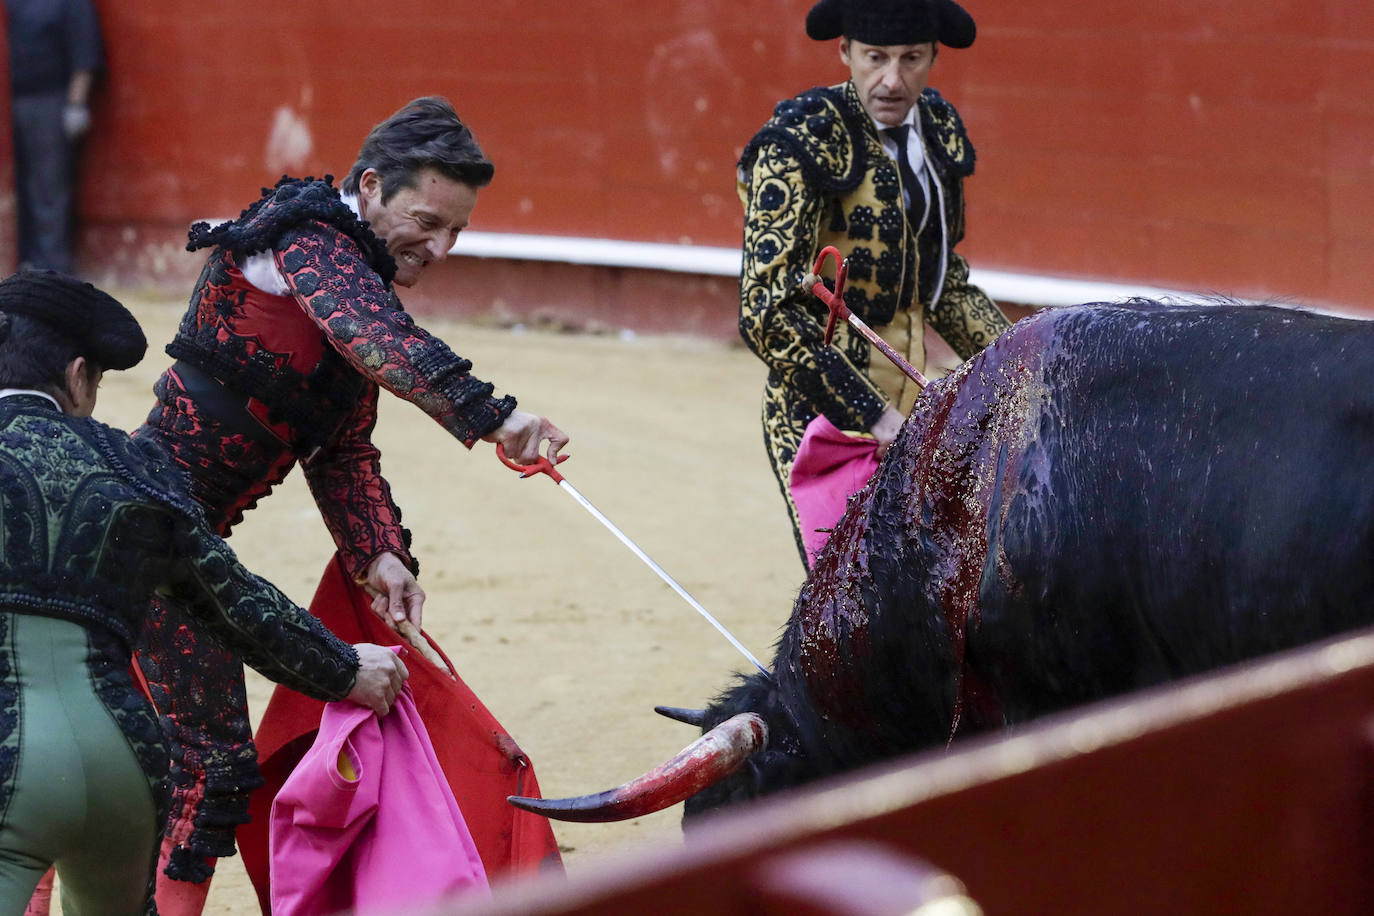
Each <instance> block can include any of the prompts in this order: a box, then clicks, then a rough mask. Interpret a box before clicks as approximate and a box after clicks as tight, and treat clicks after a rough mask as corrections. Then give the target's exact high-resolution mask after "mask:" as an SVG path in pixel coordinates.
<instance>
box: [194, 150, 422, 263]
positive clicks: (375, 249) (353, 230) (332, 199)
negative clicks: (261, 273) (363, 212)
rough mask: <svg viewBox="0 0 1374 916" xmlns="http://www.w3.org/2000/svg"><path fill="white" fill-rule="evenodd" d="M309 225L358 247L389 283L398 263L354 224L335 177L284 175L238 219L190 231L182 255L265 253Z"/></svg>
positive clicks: (357, 222)
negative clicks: (203, 251) (220, 251)
mask: <svg viewBox="0 0 1374 916" xmlns="http://www.w3.org/2000/svg"><path fill="white" fill-rule="evenodd" d="M312 221H313V222H321V223H327V224H328V225H330V226H333V227H334V228H336V229H338V230H339V231H340V232H342V233H344V234H345V235H347V236H348V237H349V238H351V239H353V241H355V242H357V244H358V247H359V248H360V249H362V252H363V256H364V257H365V258H366V259H367V262H368V264H370V265H371V267H372V269H373V270H375V271H377V273H378V275H379V276H380V277H381V278H382V282H384V283H386V284H387V285H390V284H391V281H392V280H393V279H394V278H395V276H396V262H395V261H393V260H392V259H391V255H390V254H389V253H387V250H386V245H385V244H384V243H383V242H382V240H381V239H379V238H377V236H376V235H375V234H374V233H373V232H372V229H371V228H369V226H368V224H367V223H365V222H363V221H362V220H360V219H358V217H357V215H356V214H354V212H353V211H352V210H351V209H350V208H349V206H348V204H346V203H344V202H343V200H342V199H341V198H340V197H339V192H338V189H337V188H335V187H334V176H333V175H326V176H324V179H323V180H316V179H315V178H291V177H288V176H286V175H283V176H282V177H281V180H280V181H278V182H277V183H276V185H275V186H274V187H272V188H263V189H262V197H261V198H260V199H259V200H258V201H257V202H256V203H254V204H253V205H252V206H250V207H249V208H248V209H247V210H244V211H243V212H242V213H240V214H239V217H238V219H232V220H229V221H228V222H224V223H220V224H219V225H218V226H215V227H213V228H211V226H210V224H209V223H206V222H199V223H196V224H194V225H193V226H191V231H190V234H189V236H188V238H189V241H188V242H187V243H186V250H187V251H196V250H198V249H201V248H214V247H221V248H224V249H225V250H227V251H228V252H229V253H231V254H232V255H234V257H235V258H236V259H241V258H243V257H245V256H247V255H252V254H257V253H258V252H260V251H268V250H269V249H271V248H273V247H274V246H275V245H276V244H277V242H278V241H279V240H280V239H281V237H282V236H284V235H285V234H286V233H288V232H290V231H291V230H292V229H295V228H296V227H297V226H299V225H300V224H301V223H304V222H312Z"/></svg>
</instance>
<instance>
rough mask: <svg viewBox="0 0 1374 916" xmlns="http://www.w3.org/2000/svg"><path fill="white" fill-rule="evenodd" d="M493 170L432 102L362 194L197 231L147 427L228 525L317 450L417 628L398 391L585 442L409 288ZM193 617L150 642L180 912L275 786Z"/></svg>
mask: <svg viewBox="0 0 1374 916" xmlns="http://www.w3.org/2000/svg"><path fill="white" fill-rule="evenodd" d="M492 174H493V167H492V164H491V163H490V162H489V161H488V160H487V159H486V158H485V156H484V155H483V154H482V150H481V149H480V148H479V147H478V145H477V142H476V140H475V139H474V138H473V136H472V134H471V132H470V131H469V130H468V128H467V127H466V126H465V125H464V124H463V122H462V121H461V120H459V118H458V116H457V115H456V114H455V113H454V110H453V107H452V106H451V105H450V104H449V103H448V102H447V101H446V100H444V99H441V98H422V99H416V100H415V101H413V102H411V103H409V104H408V105H406V106H405V107H404V108H402V109H401V110H400V111H398V112H396V113H395V114H393V115H392V116H391V117H390V118H388V119H387V120H385V121H384V122H382V123H381V124H379V125H377V126H376V127H375V128H374V129H373V130H372V132H371V133H370V134H369V135H368V137H367V139H366V141H365V142H364V144H363V146H362V149H361V150H360V152H359V154H358V159H357V161H356V163H355V164H354V165H353V168H352V170H351V171H350V172H349V175H348V177H347V178H346V179H345V181H344V183H343V188H342V195H341V194H340V192H339V191H338V190H336V189H335V188H334V187H332V185H331V184H330V182H329V181H328V180H324V181H317V180H314V179H301V180H296V179H285V178H284V179H282V181H280V182H279V183H278V184H277V186H276V187H275V188H274V189H272V190H271V191H269V192H267V194H266V196H264V197H263V198H262V199H261V200H259V201H258V202H256V203H254V204H253V205H252V206H250V207H249V208H248V209H247V210H245V211H244V213H243V214H242V215H241V216H240V217H239V218H238V219H236V220H233V221H232V222H228V223H225V224H223V225H220V226H217V227H215V228H213V229H212V228H210V227H209V226H208V225H206V224H204V223H200V224H197V225H196V226H194V227H192V230H191V241H190V245H189V246H188V247H189V248H191V249H192V250H195V249H200V248H208V249H210V254H209V257H208V259H207V261H206V264H205V269H204V271H203V272H202V274H201V277H200V280H199V282H198V283H197V284H196V288H195V291H194V292H193V293H192V295H191V305H190V309H189V310H188V311H187V313H186V315H185V317H184V318H183V319H182V323H181V326H180V328H179V329H178V331H177V334H176V337H175V339H174V340H173V342H172V343H171V345H170V346H168V348H167V352H168V353H169V354H170V355H171V356H173V357H175V358H176V360H177V361H176V362H175V363H174V364H173V365H172V367H171V368H170V369H168V370H167V372H166V373H164V374H163V376H162V377H161V378H160V379H159V380H158V382H157V384H156V387H155V394H156V397H157V405H156V406H155V407H154V408H153V411H152V413H151V414H150V415H149V416H148V420H147V422H146V423H145V425H144V426H143V427H142V428H140V429H139V430H138V431H137V432H136V433H135V436H136V438H147V439H152V440H154V441H157V442H160V443H162V444H164V445H165V446H166V447H167V448H168V449H169V450H170V451H171V452H172V454H173V456H174V459H175V461H176V462H177V463H178V464H179V465H181V466H182V467H184V468H185V469H186V470H187V471H189V473H190V476H191V492H192V495H193V496H194V497H195V498H196V500H198V501H199V502H200V503H201V504H202V505H203V506H204V507H205V511H206V514H207V516H208V517H209V519H210V521H211V523H212V524H214V525H216V526H218V528H219V530H220V532H221V533H225V534H227V533H228V532H229V530H230V529H231V528H232V527H233V526H234V524H236V523H237V522H238V521H239V520H240V519H241V518H242V517H243V513H244V512H245V511H247V510H248V509H250V508H252V507H253V506H254V505H255V504H256V503H257V501H258V500H259V499H260V498H262V497H264V496H266V495H267V494H268V493H269V492H270V491H271V489H272V488H273V487H274V486H275V485H276V484H277V483H279V482H280V481H281V480H282V479H283V478H284V477H285V476H286V474H287V472H288V471H290V470H291V468H292V467H294V466H295V465H296V464H297V463H300V464H301V466H302V469H303V470H304V473H305V477H306V480H307V482H308V483H309V485H310V488H311V491H312V493H313V494H314V496H315V500H316V503H317V504H318V506H319V509H320V513H321V514H322V515H323V517H324V521H325V524H326V525H327V526H328V528H329V530H330V532H331V533H332V534H333V536H334V540H335V542H336V544H337V545H338V549H339V551H340V554H341V556H342V557H343V559H344V562H345V563H346V564H347V566H348V569H349V572H350V573H351V574H352V575H353V576H354V577H355V579H356V581H357V582H359V583H360V584H363V585H364V586H365V587H366V588H367V590H368V591H369V592H370V593H371V594H373V595H374V596H375V598H374V602H373V609H374V610H375V611H377V612H378V613H379V614H382V615H384V616H386V617H388V618H389V619H392V620H395V621H400V620H403V619H406V618H408V619H409V620H410V622H412V623H414V624H415V625H417V626H418V625H419V623H420V614H421V607H422V605H423V602H424V592H423V591H422V590H421V589H420V587H419V585H418V584H417V582H416V578H415V574H416V572H417V570H418V564H417V563H416V561H415V559H414V558H413V557H412V556H411V554H410V547H409V540H410V539H409V532H407V531H406V530H405V529H403V528H402V527H401V513H400V510H399V509H398V508H397V507H396V505H395V503H394V502H393V501H392V498H391V492H390V488H389V486H388V485H387V482H386V480H385V479H384V478H383V477H382V476H381V472H380V465H379V458H380V454H379V452H378V450H377V449H376V447H375V446H374V445H373V444H372V441H371V433H372V429H373V426H374V424H375V423H376V419H377V401H378V390H379V388H386V389H387V390H389V391H390V392H392V393H393V394H395V395H397V396H399V397H401V398H404V399H405V400H408V401H410V402H411V403H413V404H415V405H416V406H418V407H420V408H421V409H422V410H424V411H425V412H426V413H428V414H429V415H430V416H432V417H433V418H434V419H435V420H436V421H437V422H438V423H439V424H440V425H441V426H443V427H444V429H446V430H448V431H449V432H450V433H451V434H452V435H453V436H454V438H456V439H458V440H459V441H460V442H462V443H463V445H464V446H467V447H469V448H470V447H472V446H473V445H474V444H475V443H476V442H477V440H479V439H482V440H485V441H488V442H494V443H497V444H499V445H501V446H502V447H504V449H505V452H506V454H507V455H510V456H512V457H513V458H514V459H515V460H517V461H520V462H522V463H528V462H531V461H533V460H535V459H536V458H537V457H538V456H539V450H540V446H541V443H542V442H545V441H547V442H548V443H549V446H548V449H547V453H548V457H549V458H550V459H552V460H556V459H557V457H558V451H559V449H560V448H562V446H563V445H565V444H566V443H567V441H568V437H567V436H566V435H564V434H563V433H562V432H561V431H559V429H558V428H557V427H556V426H554V425H553V424H552V423H550V422H549V421H548V420H546V419H544V418H542V417H539V416H535V415H534V414H530V413H526V412H524V411H520V410H516V409H515V400H514V398H511V397H508V396H507V397H499V398H498V397H496V396H494V394H493V387H492V385H490V384H488V383H486V382H483V381H481V380H480V379H478V378H476V377H474V376H472V375H471V374H470V369H471V363H470V362H469V361H468V360H466V359H463V358H461V357H459V356H457V355H456V354H454V353H453V351H452V350H450V349H449V348H448V347H447V346H446V345H445V344H444V342H443V341H441V340H439V339H438V338H436V337H434V336H432V335H431V334H429V333H428V332H426V331H425V330H424V329H423V328H421V327H419V326H417V325H416V324H415V323H414V322H413V321H412V319H411V317H410V316H409V315H408V314H407V313H406V312H405V311H404V309H403V307H402V305H401V303H400V301H399V300H398V299H397V298H396V295H395V292H394V289H393V287H394V286H411V285H412V284H414V283H415V282H416V281H417V280H419V278H420V276H421V275H422V273H423V272H424V271H425V270H426V269H427V268H428V267H429V266H430V265H432V264H435V263H437V262H439V261H442V260H443V259H444V257H445V256H446V255H447V253H448V251H449V249H450V248H451V247H452V245H453V242H454V239H455V238H456V237H457V235H458V233H459V232H460V231H461V230H462V229H463V228H464V227H466V226H467V224H468V219H469V217H470V215H471V213H472V209H473V207H474V205H475V204H476V202H477V194H478V191H479V189H481V188H482V187H485V186H486V185H487V184H488V182H490V181H491V178H492ZM182 624H183V621H182V618H181V614H180V612H179V610H178V609H177V608H175V607H174V606H172V605H170V604H163V605H162V606H161V607H160V608H159V609H158V612H157V613H155V614H154V615H153V618H152V619H151V620H150V626H149V627H148V629H147V632H146V633H145V643H144V645H143V646H142V647H141V649H140V654H139V661H140V663H141V664H142V665H143V666H144V672H145V674H146V675H147V676H148V679H149V682H150V684H151V685H152V691H153V699H154V701H155V703H156V704H157V706H158V710H159V712H160V713H161V714H162V716H163V723H164V726H165V727H166V728H167V730H168V733H169V736H170V737H171V738H172V740H173V743H174V756H173V780H174V791H175V793H176V794H175V797H174V809H173V813H172V822H171V827H172V829H171V832H170V834H169V838H168V841H167V843H166V844H165V848H164V858H166V859H167V866H168V867H167V869H166V874H167V875H168V876H170V877H172V878H176V879H180V880H175V881H171V882H166V881H163V877H162V875H160V876H159V890H158V905H159V908H160V909H162V910H163V912H164V914H178V913H194V912H198V911H199V910H200V908H201V906H202V905H203V901H204V896H205V893H206V892H207V891H208V883H209V878H210V875H211V873H212V871H213V865H214V857H216V856H222V855H228V854H231V853H232V852H233V851H234V829H235V827H236V826H237V825H238V824H240V823H243V822H244V821H245V820H246V812H247V804H248V796H249V795H250V794H251V791H252V790H253V789H254V788H255V787H256V786H257V785H260V784H261V777H260V775H259V774H258V770H257V765H256V752H255V751H254V748H253V746H252V742H251V740H250V733H249V723H248V717H247V709H246V700H245V697H244V686H243V677H242V668H241V666H240V665H239V663H238V660H237V659H236V658H235V657H234V655H233V654H232V653H230V652H225V651H223V650H222V649H221V648H220V647H219V646H218V645H216V644H214V643H213V642H210V641H207V640H201V639H200V638H199V637H198V634H197V633H196V631H195V630H194V628H187V627H184V626H183V625H182ZM173 847H175V848H173ZM187 882H190V884H189V885H188V883H187Z"/></svg>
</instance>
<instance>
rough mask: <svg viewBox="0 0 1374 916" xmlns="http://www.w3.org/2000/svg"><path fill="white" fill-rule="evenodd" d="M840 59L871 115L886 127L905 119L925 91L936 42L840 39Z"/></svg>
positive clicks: (894, 125) (893, 125)
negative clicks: (878, 42) (879, 42)
mask: <svg viewBox="0 0 1374 916" xmlns="http://www.w3.org/2000/svg"><path fill="white" fill-rule="evenodd" d="M840 60H842V61H844V64H845V66H846V67H848V68H849V77H850V79H852V80H853V81H854V88H856V89H857V90H858V91H859V99H860V100H861V101H862V102H863V105H864V110H865V111H867V112H868V115H869V117H871V118H872V119H873V120H875V121H877V122H878V123H879V124H882V125H884V126H886V127H896V126H897V125H898V124H901V123H902V119H903V118H905V117H906V113H907V112H908V111H910V110H911V106H912V105H915V104H916V100H917V99H918V98H920V97H921V93H922V92H923V91H925V88H926V83H927V82H928V81H929V80H930V68H931V65H932V64H934V63H935V42H933V41H927V42H924V43H922V44H918V45H866V44H864V43H863V42H861V41H855V40H853V39H852V38H841V39H840Z"/></svg>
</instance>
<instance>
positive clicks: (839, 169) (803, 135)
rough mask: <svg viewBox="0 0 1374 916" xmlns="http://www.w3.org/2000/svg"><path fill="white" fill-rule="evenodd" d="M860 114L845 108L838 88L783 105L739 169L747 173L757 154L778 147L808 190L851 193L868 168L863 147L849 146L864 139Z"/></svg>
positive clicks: (758, 135)
mask: <svg viewBox="0 0 1374 916" xmlns="http://www.w3.org/2000/svg"><path fill="white" fill-rule="evenodd" d="M860 114H861V110H860V112H856V111H855V110H854V108H853V106H851V105H849V104H847V103H846V98H845V86H844V84H841V85H839V86H816V87H814V88H812V89H808V90H806V91H805V92H803V93H802V94H801V95H798V96H797V97H795V98H791V99H784V100H783V101H781V102H779V103H778V104H777V105H776V106H775V107H774V108H773V117H771V118H769V119H768V123H766V124H764V125H763V127H761V128H760V129H759V132H758V133H756V134H755V135H754V138H753V139H752V140H750V141H749V145H748V146H746V147H745V148H744V153H743V154H742V155H741V156H740V161H739V164H740V167H741V168H742V169H743V170H744V171H745V172H746V173H747V172H749V171H751V170H752V168H753V161H754V157H755V156H756V155H757V154H758V152H759V150H760V149H762V148H763V147H765V146H767V145H768V144H770V143H778V144H781V145H782V146H783V147H785V148H786V149H787V150H788V151H789V152H790V153H791V154H792V155H793V156H794V157H795V158H796V160H797V162H798V163H799V164H800V165H801V169H802V173H803V175H805V177H806V183H807V184H808V185H810V186H812V187H815V188H819V189H820V190H822V191H830V192H836V193H843V192H845V191H850V190H853V189H854V188H855V187H857V186H858V185H859V182H860V181H862V180H863V177H864V171H865V169H866V168H867V167H868V161H867V156H866V153H865V151H864V146H863V144H862V143H855V139H856V138H859V137H862V136H863V134H864V127H863V121H862V119H861V118H860V116H859V115H860ZM865 117H866V116H865Z"/></svg>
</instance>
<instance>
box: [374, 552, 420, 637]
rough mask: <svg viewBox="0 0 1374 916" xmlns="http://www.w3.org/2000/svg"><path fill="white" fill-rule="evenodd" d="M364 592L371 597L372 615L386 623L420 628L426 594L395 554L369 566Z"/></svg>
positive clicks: (379, 558) (380, 556) (389, 554)
mask: <svg viewBox="0 0 1374 916" xmlns="http://www.w3.org/2000/svg"><path fill="white" fill-rule="evenodd" d="M363 588H365V589H366V590H367V593H368V594H369V595H371V596H372V612H373V613H374V614H376V615H377V616H378V617H380V618H382V619H383V620H390V621H392V622H393V623H400V622H401V621H402V620H409V621H410V622H411V623H413V624H415V627H416V629H419V627H420V613H421V611H422V610H423V609H424V606H425V592H424V589H422V588H420V583H418V582H416V581H415V574H414V573H412V572H411V571H410V569H409V568H408V567H407V566H406V565H405V563H404V562H402V560H401V558H400V557H398V556H396V554H394V553H379V554H377V556H376V558H374V559H373V561H372V562H371V563H369V564H367V573H366V578H364V580H363Z"/></svg>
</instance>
